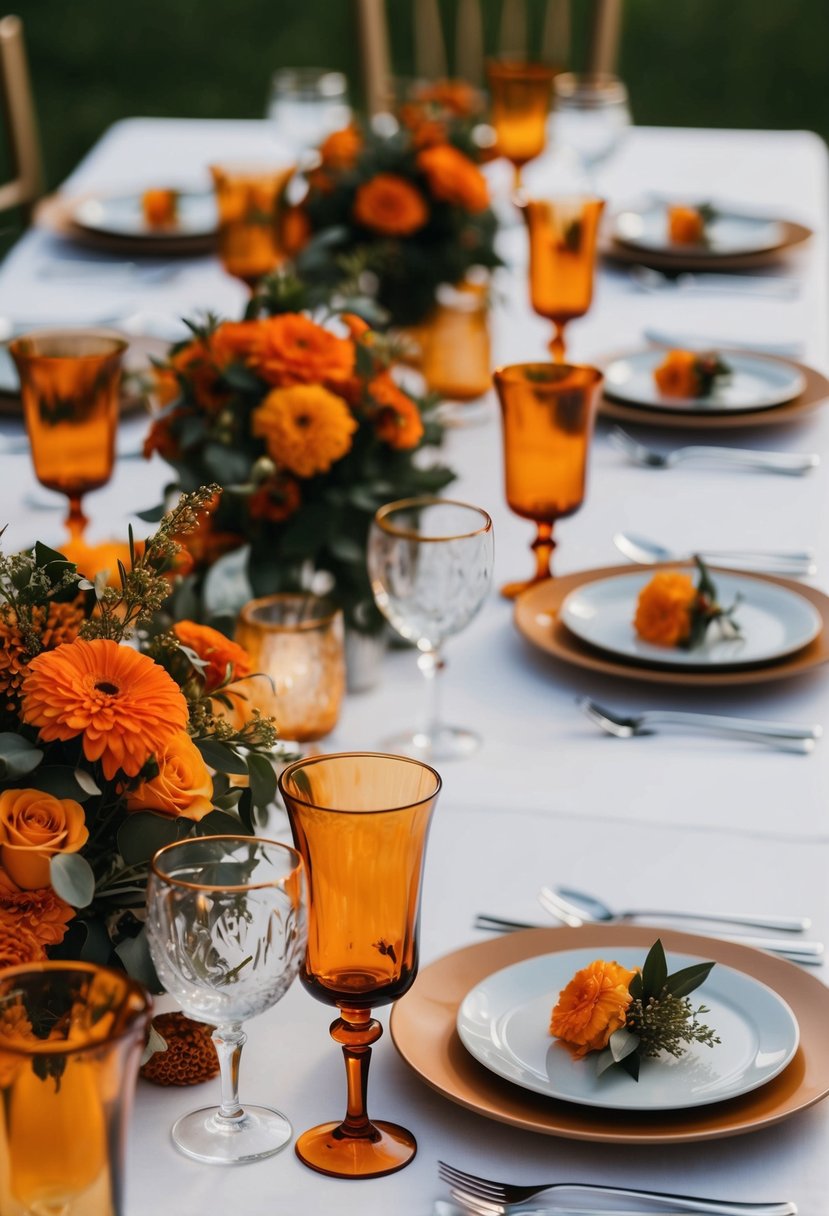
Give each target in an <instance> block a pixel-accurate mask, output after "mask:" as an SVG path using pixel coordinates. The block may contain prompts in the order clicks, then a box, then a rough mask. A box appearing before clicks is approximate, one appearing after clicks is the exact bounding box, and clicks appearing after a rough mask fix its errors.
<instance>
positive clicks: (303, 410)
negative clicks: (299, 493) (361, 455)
mask: <svg viewBox="0 0 829 1216" xmlns="http://www.w3.org/2000/svg"><path fill="white" fill-rule="evenodd" d="M356 430H357V421H356V419H355V418H354V415H353V414H352V413H351V410H350V409H349V408H348V406H347V405H346V403H345V402H344V401H343V399H342V397H336V396H335V395H334V394H333V393H330V392H329V391H328V389H327V388H322V387H321V385H319V384H298V385H295V386H294V387H292V388H277V389H274V390H273V392H272V393H268V395H267V397H266V398H265V400H264V401H263V402H262V404H261V405H260V406H259V408H258V409H257V410H255V411H254V414H253V433H254V435H258V436H259V437H260V438H262V439H264V440H265V444H266V446H267V449H268V455H269V456H270V457H271V459H272V460H275V461H276V462H277V464H279V465H281V466H282V467H283V468H285V469H288V470H289V471H290V472H291V473H295V474H296V475H297V477H313V476H314V475H315V474H316V473H327V472H328V470H329V469H330V468H331V466H332V464H334V463H335V462H336V461H337V460H341V459H342V458H343V456H345V454H346V453H347V452H348V451H349V450H350V448H351V436H352V435H353V434H354V432H355V431H356Z"/></svg>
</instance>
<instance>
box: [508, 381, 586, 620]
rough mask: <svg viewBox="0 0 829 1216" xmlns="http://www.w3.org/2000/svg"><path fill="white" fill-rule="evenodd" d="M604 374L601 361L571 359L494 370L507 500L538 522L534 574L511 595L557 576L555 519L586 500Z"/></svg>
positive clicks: (511, 585)
mask: <svg viewBox="0 0 829 1216" xmlns="http://www.w3.org/2000/svg"><path fill="white" fill-rule="evenodd" d="M603 378H604V377H603V376H602V373H601V372H600V371H598V370H597V369H596V368H595V367H574V366H571V365H568V364H566V363H516V364H513V365H512V366H511V367H501V368H498V369H497V371H496V372H495V388H496V389H497V392H498V398H499V400H500V402H501V416H502V419H503V424H504V468H505V473H506V497H507V503H508V504H509V507H510V509H511V510H512V511H514V512H515V513H516V515H521V516H522V517H523V518H524V519H531V520H533V521H534V522H535V524H536V528H537V533H536V538H535V540H534V541H533V544H532V548H533V551H534V553H535V559H536V570H535V574H534V575H533V577H532V578H530V579H526V580H524V581H522V582H516V583H508V584H507V585H506V586H505V587H502V588H501V594H502V595H504V596H506V597H507V599H514V598H515V596H517V595H520V593H521V592H522V591H526V589H527V588H528V587H532V586H533V585H534V584H535V583H540V582H543V581H544V580H545V579H548V578H551V577H552V571H551V569H550V559H551V557H552V554H553V549H554V548H555V541H554V540H553V525H554V524H555V522H556V520H559V519H564V517H565V516H567V515H572V514H573V512H574V511H577V510H578V509H579V507H580V506H581V504H582V502H583V501H584V492H585V482H586V477H587V452H588V448H589V446H590V438H591V435H592V434H593V420H594V417H595V413H596V405H597V402H598V395H599V388H600V386H601V383H602V380H603Z"/></svg>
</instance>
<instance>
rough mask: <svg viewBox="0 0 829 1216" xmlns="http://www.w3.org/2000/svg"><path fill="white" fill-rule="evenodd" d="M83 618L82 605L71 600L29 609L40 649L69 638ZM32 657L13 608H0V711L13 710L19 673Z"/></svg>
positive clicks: (17, 703) (18, 685) (15, 702)
mask: <svg viewBox="0 0 829 1216" xmlns="http://www.w3.org/2000/svg"><path fill="white" fill-rule="evenodd" d="M83 619H84V611H83V608H82V607H81V606H80V604H79V603H76V602H74V601H72V602H69V603H64V604H58V603H54V602H52V603H50V604H48V605H39V606H37V607H35V608H33V609H32V624H33V625H34V627H35V629H36V630H37V632H38V635H39V642H40V649H41V650H53V649H54V648H55V647H56V646H60V645H61V644H62V643H63V642H71V641H73V640H74V639H75V638H76V637H77V636H78V630H79V629H80V626H81V622H82V621H83ZM38 653H40V652H38ZM33 657H34V656H33V655H32V654H31V653H30V652H29V650H28V648H27V646H26V642H25V641H24V639H23V636H22V634H21V633H20V630H19V629H18V625H17V616H16V614H15V613H14V611H13V610H12V609H11V608H6V609H5V610H2V609H0V710H3V709H5V710H6V712H7V713H10V714H14V713H16V712H17V710H18V706H19V699H20V687H21V685H22V683H23V676H24V675H25V672H26V666H27V664H28V663H29V661H30V660H31V659H32V658H33Z"/></svg>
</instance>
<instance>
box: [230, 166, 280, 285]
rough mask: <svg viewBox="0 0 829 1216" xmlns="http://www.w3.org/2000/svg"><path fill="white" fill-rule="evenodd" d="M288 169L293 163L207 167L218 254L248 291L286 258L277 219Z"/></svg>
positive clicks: (278, 218)
mask: <svg viewBox="0 0 829 1216" xmlns="http://www.w3.org/2000/svg"><path fill="white" fill-rule="evenodd" d="M293 171H294V169H293V165H282V166H280V167H279V168H268V167H263V166H250V165H211V166H210V172H211V174H212V175H213V185H214V187H215V190H216V205H217V207H218V209H219V258H220V259H221V263H222V265H223V266H224V268H225V270H226V271H227V273H228V274H231V275H233V276H234V278H237V279H241V280H242V282H243V283H244V284H245V285H246V286H247V287H249V288H250V289H251V291H252V290H253V288H254V287H255V286H256V284H257V282H258V281H259V279H261V278H262V276H263V275H265V274H269V273H270V271H272V270H275V269H276V267H277V266H279V265H280V264H281V263H282V262H283V261H284V260H285V252H284V250H283V249H282V244H281V241H280V226H279V220H280V209H281V203H282V196H283V193H284V190H285V187H286V186H287V184H288V180H289V178H290V177H291V174H292V173H293Z"/></svg>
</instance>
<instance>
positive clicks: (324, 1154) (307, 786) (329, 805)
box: [279, 752, 441, 1178]
mask: <svg viewBox="0 0 829 1216" xmlns="http://www.w3.org/2000/svg"><path fill="white" fill-rule="evenodd" d="M440 786H441V781H440V777H439V776H438V774H437V773H436V772H435V770H434V769H433V768H429V767H428V765H425V764H422V763H421V762H420V761H419V760H409V759H407V758H406V757H403V756H384V755H381V754H378V753H376V752H362V753H361V752H354V753H349V754H342V755H336V754H335V755H329V756H318V757H314V758H311V759H306V760H300V761H298V762H297V763H296V764H292V765H290V766H289V767H288V768H286V769H285V771H284V772H283V773H282V775H281V776H280V778H279V789H280V791H281V793H282V796H283V798H284V800H285V806H286V808H287V810H288V815H289V817H290V820H291V828H292V831H293V835H294V843H295V845H296V847H297V849H298V850H299V852H300V853H301V854H302V857H303V859H304V861H305V863H306V868H307V872H308V878H309V883H310V892H309V897H310V917H309V925H308V949H307V952H306V955H305V962H304V963H303V965H302V969H301V971H300V980H301V982H302V983H303V984H304V986H305V987H306V988H307V989H308V991H309V992H310V993H311V994H312V995H313V996H315V997H316V998H317V1000H319V1001H323V1002H324V1003H325V1004H327V1005H335V1006H337V1008H338V1009H339V1011H340V1016H339V1017H338V1018H337V1019H336V1021H334V1022H333V1023H332V1025H331V1037H332V1038H333V1039H334V1041H335V1042H336V1043H339V1044H340V1045H341V1046H342V1049H343V1055H344V1057H345V1069H346V1081H347V1092H348V1097H347V1106H346V1115H345V1118H344V1119H343V1120H342V1121H341V1122H340V1121H334V1122H331V1123H323V1124H321V1125H320V1126H319V1127H314V1128H311V1130H310V1131H307V1132H304V1133H303V1134H302V1135H301V1136H300V1137H299V1139H298V1140H297V1143H296V1152H297V1156H298V1157H299V1158H300V1160H302V1161H304V1162H305V1164H306V1165H309V1166H310V1167H311V1168H312V1169H315V1170H319V1172H320V1173H322V1174H330V1175H332V1176H333V1177H337V1178H372V1177H377V1176H379V1175H381V1174H391V1173H393V1172H394V1171H395V1170H399V1169H402V1168H403V1166H404V1165H407V1164H408V1163H409V1162H410V1161H411V1159H412V1158H413V1157H414V1155H415V1152H416V1151H417V1143H416V1141H415V1138H414V1136H413V1135H412V1134H411V1132H409V1131H407V1130H406V1129H405V1128H403V1127H400V1126H398V1125H397V1124H396V1123H386V1122H379V1121H372V1120H370V1119H369V1117H368V1112H367V1109H366V1091H367V1086H368V1066H369V1060H370V1058H371V1045H372V1043H375V1042H376V1041H377V1039H379V1037H380V1035H381V1034H382V1027H381V1026H380V1023H379V1022H377V1021H376V1020H375V1019H374V1018H372V1016H371V1010H372V1008H373V1007H374V1006H377V1005H387V1004H389V1003H390V1002H391V1001H396V1000H397V999H398V997H401V996H403V994H404V993H405V992H407V991H408V990H409V988H410V987H411V986H412V984H413V982H414V979H415V976H416V975H417V963H418V953H417V934H418V921H419V907H420V882H421V874H422V870H423V859H424V852H425V848H426V836H427V833H428V830H429V820H430V818H431V815H432V810H433V809H434V805H435V801H436V799H437V796H438V793H439V791H440Z"/></svg>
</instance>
